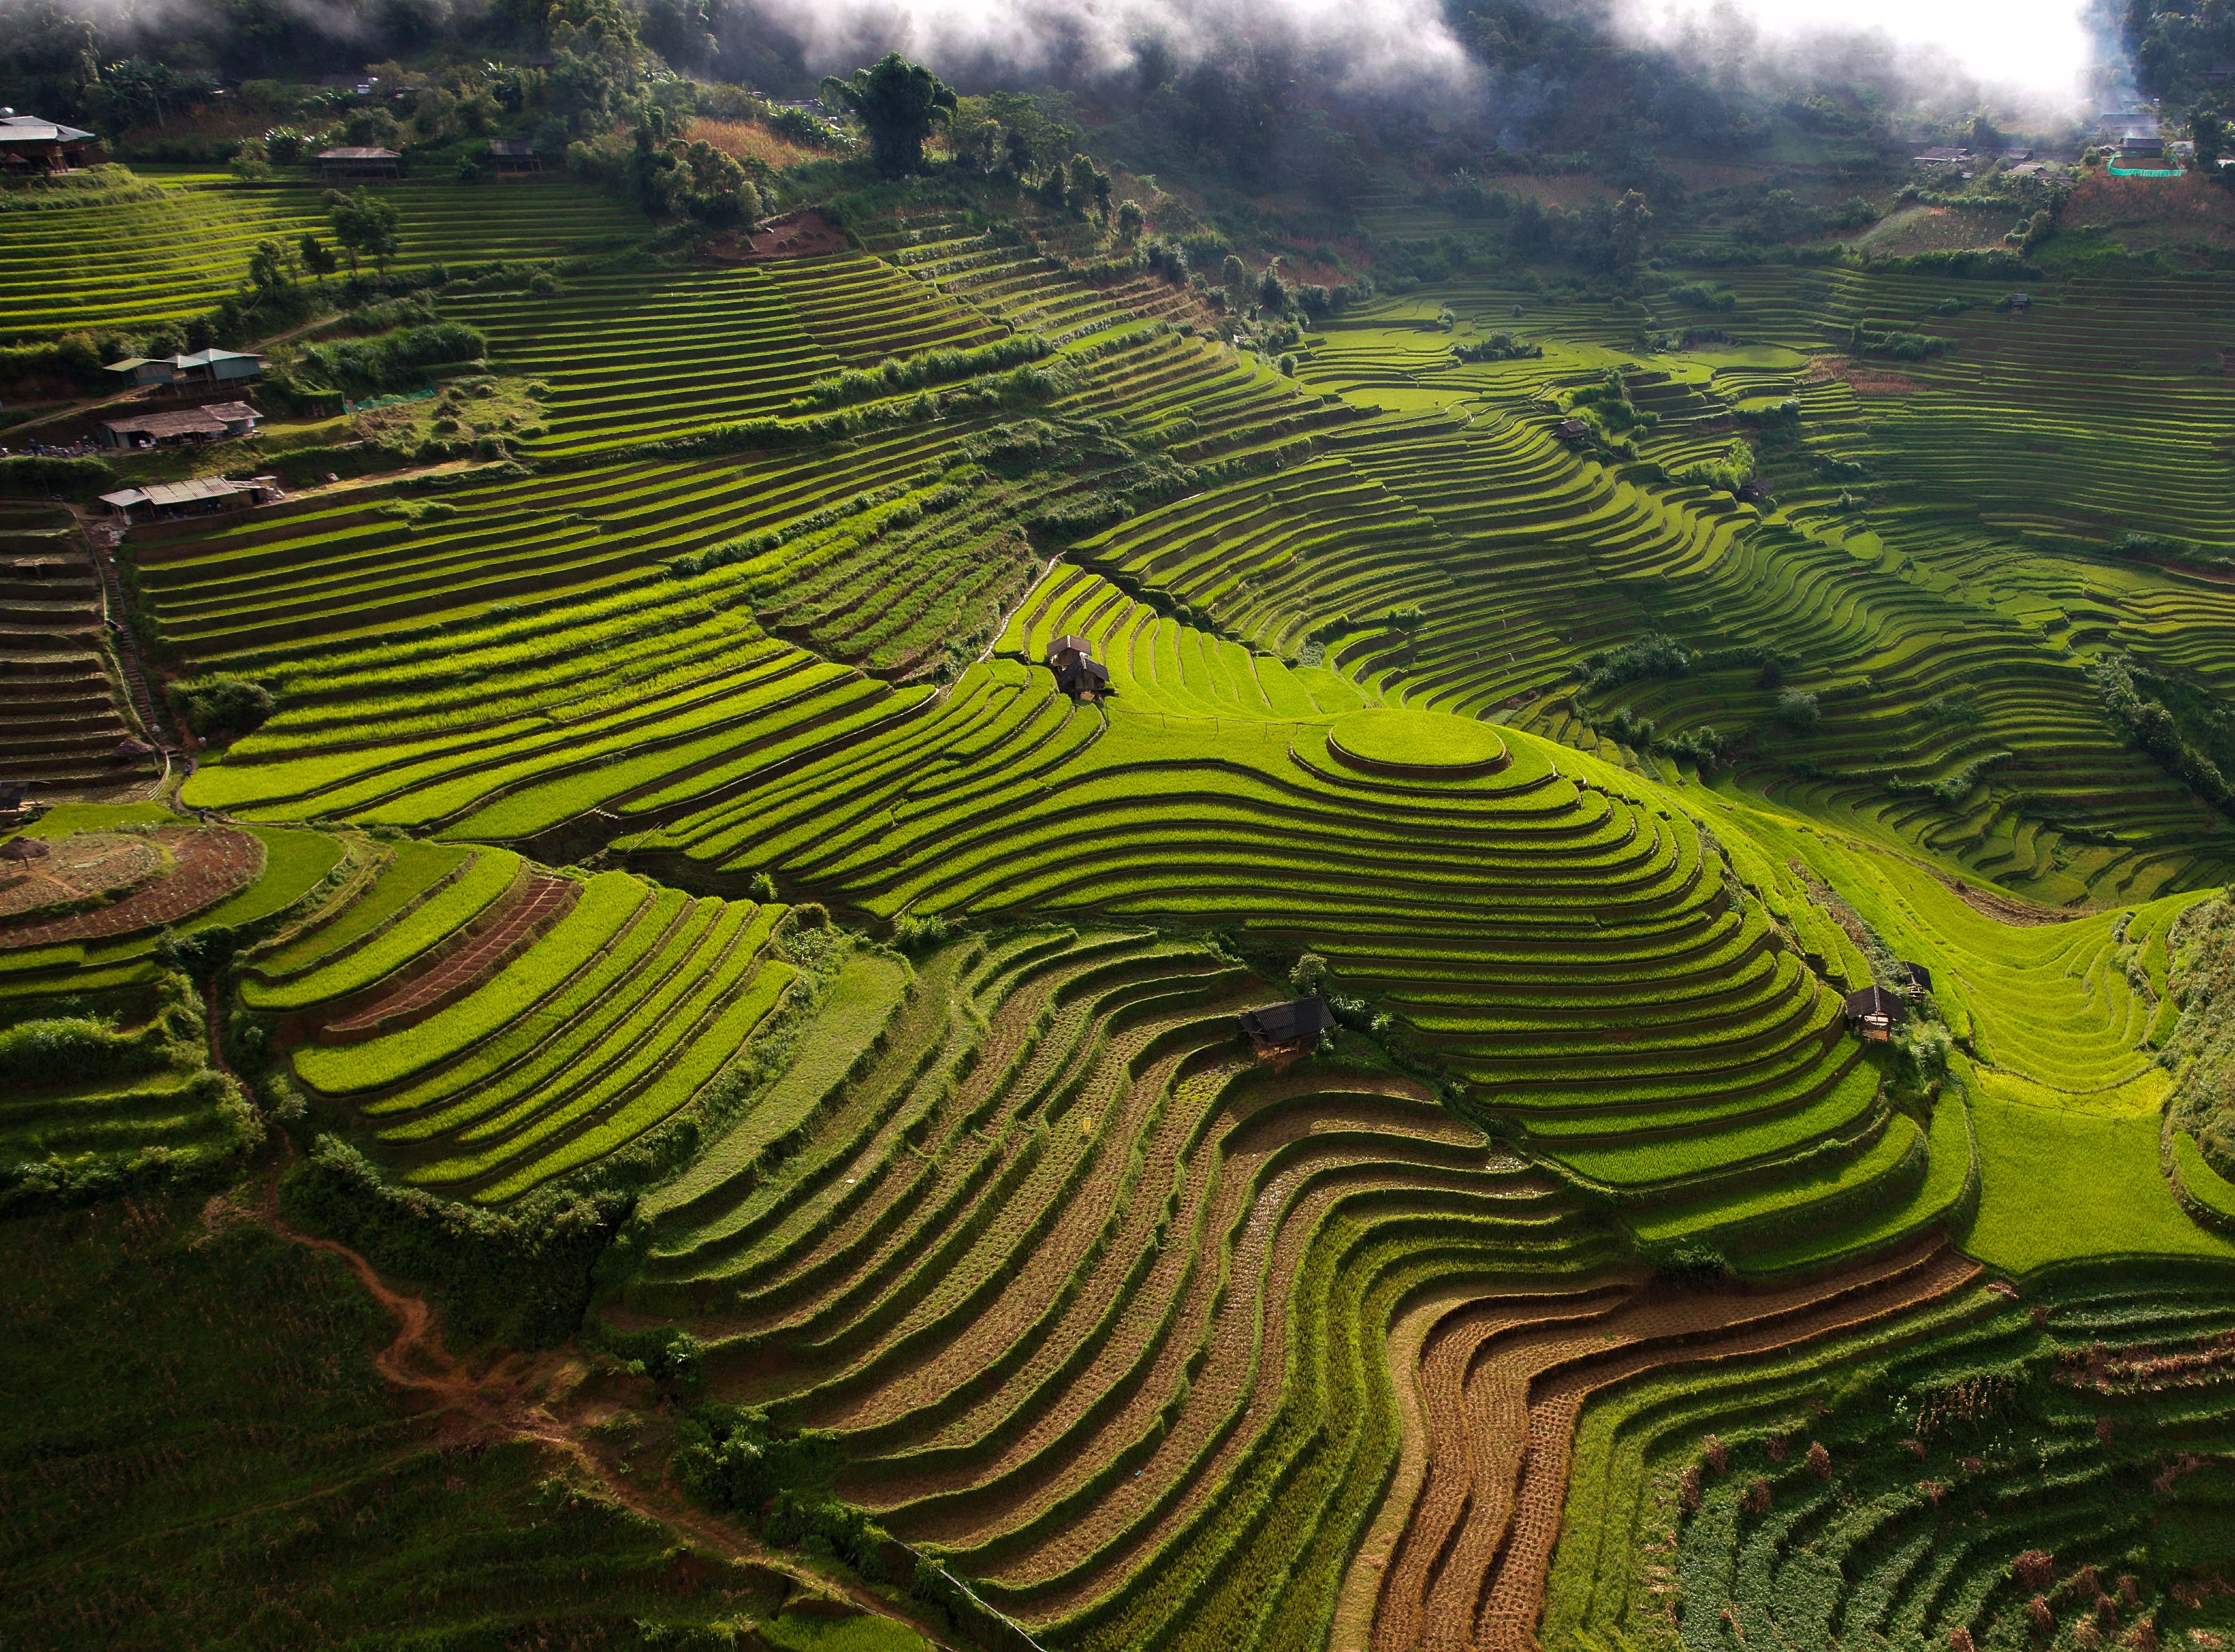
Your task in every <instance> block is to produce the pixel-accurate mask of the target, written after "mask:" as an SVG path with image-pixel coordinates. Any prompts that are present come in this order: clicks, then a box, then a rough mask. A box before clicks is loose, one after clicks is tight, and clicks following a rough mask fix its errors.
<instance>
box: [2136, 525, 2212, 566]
mask: <svg viewBox="0 0 2235 1652" xmlns="http://www.w3.org/2000/svg"><path fill="white" fill-rule="evenodd" d="M2111 548H2112V551H2113V553H2114V554H2116V555H2119V556H2132V557H2140V558H2142V559H2144V560H2146V561H2167V562H2181V563H2186V564H2187V565H2188V566H2189V567H2202V568H2224V567H2227V566H2228V565H2229V559H2228V558H2227V557H2225V556H2223V555H2222V554H2219V552H2217V551H2214V550H2211V549H2209V548H2207V547H2205V546H2202V545H2199V544H2197V543H2195V542H2194V541H2192V540H2185V539H2174V538H2173V537H2172V536H2171V535H2169V534H2142V533H2130V534H2125V535H2123V536H2122V537H2121V538H2120V540H2119V542H2118V543H2117V544H2115V545H2114V546H2113V547H2111Z"/></svg>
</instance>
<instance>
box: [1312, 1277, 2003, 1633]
mask: <svg viewBox="0 0 2235 1652" xmlns="http://www.w3.org/2000/svg"><path fill="white" fill-rule="evenodd" d="M1978 1271H1979V1269H1978V1265H1977V1264H1976V1263H1975V1262H1971V1261H1970V1260H1969V1259H1968V1258H1966V1257H1963V1256H1961V1255H1957V1254H1956V1253H1955V1252H1954V1251H1952V1250H1950V1249H1946V1248H1945V1247H1944V1245H1943V1244H1942V1243H1941V1242H1939V1241H1938V1240H1937V1239H1935V1240H1932V1241H1930V1242H1926V1243H1924V1244H1923V1245H1920V1246H1917V1247H1912V1248H1911V1249H1908V1250H1906V1251H1904V1252H1900V1253H1897V1254H1895V1255H1891V1256H1888V1257H1883V1258H1880V1259H1878V1260H1877V1261H1875V1262H1868V1263H1865V1264H1861V1265H1859V1266H1858V1267H1855V1268H1852V1269H1845V1270H1843V1271H1842V1272H1840V1273H1838V1274H1833V1275H1828V1276H1825V1277H1823V1278H1820V1279H1815V1280H1810V1281H1806V1282H1802V1283H1799V1284H1796V1285H1787V1286H1781V1287H1772V1288H1763V1289H1759V1290H1750V1291H1745V1292H1737V1291H1730V1292H1716V1293H1713V1294H1707V1295H1700V1294H1694V1293H1690V1292H1672V1291H1669V1290H1667V1289H1665V1288H1662V1289H1653V1290H1648V1289H1642V1288H1635V1289H1631V1290H1628V1291H1624V1290H1620V1289H1617V1290H1616V1291H1615V1292H1614V1293H1612V1294H1604V1293H1601V1294H1596V1295H1585V1294H1578V1295H1575V1296H1571V1297H1568V1298H1565V1299H1562V1298H1557V1297H1555V1298H1546V1297H1541V1296H1540V1297H1535V1298H1530V1297H1523V1298H1519V1299H1516V1298H1511V1297H1506V1298H1498V1297H1488V1296H1486V1297H1485V1298H1484V1299H1483V1300H1481V1301H1477V1302H1471V1303H1467V1304H1465V1305H1463V1306H1460V1307H1458V1308H1455V1309H1454V1310H1453V1311H1452V1312H1451V1313H1450V1314H1448V1315H1447V1316H1446V1317H1445V1320H1444V1321H1442V1322H1441V1323H1440V1324H1439V1325H1438V1326H1437V1327H1436V1328H1434V1329H1433V1330H1432V1331H1430V1332H1428V1333H1427V1334H1426V1337H1425V1339H1424V1340H1423V1341H1422V1343H1421V1345H1420V1346H1421V1350H1422V1351H1421V1353H1420V1355H1419V1377H1418V1380H1419V1401H1420V1405H1419V1410H1420V1411H1421V1412H1422V1413H1425V1418H1426V1428H1427V1431H1428V1442H1427V1452H1426V1457H1427V1465H1426V1475H1425V1477H1424V1483H1423V1484H1421V1485H1420V1486H1419V1490H1418V1491H1417V1492H1416V1493H1415V1500H1414V1502H1413V1504H1412V1509H1411V1511H1410V1515H1409V1518H1408V1519H1407V1521H1406V1526H1405V1530H1404V1533H1403V1536H1402V1537H1400V1538H1399V1540H1398V1542H1397V1544H1396V1547H1395V1549H1394V1550H1393V1552H1392V1553H1391V1555H1390V1556H1389V1558H1388V1561H1387V1566H1386V1571H1384V1572H1382V1573H1381V1574H1380V1585H1379V1590H1378V1594H1379V1603H1378V1609H1377V1611H1376V1613H1375V1617H1374V1624H1373V1640H1372V1644H1373V1647H1374V1648H1375V1649H1377V1652H1380V1649H1399V1648H1405V1649H1411V1648H1430V1649H1436V1652H1506V1649H1511V1652H1522V1649H1526V1648H1533V1647H1534V1646H1535V1644H1536V1630H1537V1616H1538V1614H1539V1612H1540V1611H1541V1609H1542V1605H1543V1596H1544V1578H1545V1576H1546V1574H1547V1572H1548V1570H1550V1564H1551V1558H1552V1550H1553V1547H1554V1545H1555V1544H1556V1543H1557V1540H1558V1537H1559V1530H1560V1516H1561V1511H1562V1510H1563V1506H1564V1504H1565V1501H1566V1496H1567V1480H1568V1461H1569V1452H1570V1447H1571V1446H1572V1444H1573V1440H1574V1434H1575V1426H1576V1419H1578V1418H1579V1417H1580V1416H1581V1414H1582V1412H1583V1405H1584V1403H1585V1402H1586V1401H1587V1400H1589V1397H1590V1396H1591V1395H1592V1394H1594V1393H1597V1392H1599V1391H1600V1390H1602V1389H1603V1388H1606V1387H1609V1386H1611V1385H1612V1384H1614V1383H1616V1382H1619V1381H1622V1380H1625V1379H1627V1378H1629V1377H1631V1376H1635V1375H1637V1374H1638V1373H1642V1372H1645V1371H1648V1370H1652V1369H1655V1368H1656V1367H1661V1366H1665V1365H1682V1364H1692V1363H1700V1362H1710V1363H1711V1362H1714V1361H1718V1360H1727V1359H1731V1358H1734V1357H1738V1356H1740V1355H1746V1354H1766V1353H1773V1352H1775V1351H1778V1350H1780V1349H1784V1348H1787V1347H1795V1346H1797V1345H1799V1344H1800V1343H1803V1342H1806V1341H1813V1340H1815V1339H1818V1338H1820V1337H1823V1336H1826V1335H1830V1334H1835V1333H1838V1332H1842V1331H1845V1330H1849V1329H1852V1328H1857V1327H1859V1326H1862V1325H1865V1324H1868V1323H1870V1322H1871V1321H1874V1320H1878V1319H1881V1318H1884V1317H1885V1316H1887V1315H1889V1314H1898V1313H1902V1312H1904V1311H1907V1310H1908V1309H1911V1308H1917V1307H1920V1306H1923V1305H1924V1304H1925V1303H1928V1302H1931V1301H1938V1300H1941V1299H1943V1298H1944V1297H1946V1296H1947V1295H1950V1293H1952V1292H1954V1291H1956V1290H1957V1289H1959V1288H1962V1287H1963V1286H1964V1285H1966V1284H1968V1283H1970V1282H1971V1281H1972V1280H1974V1279H1975V1278H1976V1277H1977V1275H1978ZM1372 1586H1373V1569H1371V1568H1369V1569H1367V1570H1365V1571H1364V1572H1363V1573H1360V1572H1357V1571H1354V1572H1353V1577H1352V1579H1351V1582H1350V1584H1349V1586H1348V1588H1347V1590H1346V1595H1350V1594H1352V1593H1353V1592H1354V1591H1357V1590H1360V1588H1361V1587H1367V1588H1370V1587H1372Z"/></svg>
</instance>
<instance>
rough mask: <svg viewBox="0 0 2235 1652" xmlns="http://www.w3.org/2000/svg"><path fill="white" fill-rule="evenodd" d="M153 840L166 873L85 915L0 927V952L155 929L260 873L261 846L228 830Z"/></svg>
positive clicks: (172, 830)
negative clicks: (163, 852) (165, 857)
mask: <svg viewBox="0 0 2235 1652" xmlns="http://www.w3.org/2000/svg"><path fill="white" fill-rule="evenodd" d="M154 842H156V843H157V844H160V845H161V847H162V848H163V849H167V851H169V853H170V855H171V869H170V871H169V872H168V873H167V874H166V875H162V876H161V877H157V878H154V879H152V880H151V881H150V882H147V883H146V884H144V885H143V886H141V888H136V889H134V890H133V891H132V893H131V894H129V895H126V896H125V897H124V898H123V899H122V900H121V901H112V902H111V903H110V904H108V906H104V907H96V908H94V909H93V910H92V911H89V912H73V913H70V914H68V915H67V916H64V917H60V918H49V919H47V920H45V921H36V922H30V923H13V924H0V952H4V951H9V950H12V949H14V948H16V947H52V946H57V945H60V944H62V943H63V942H66V941H102V940H106V939H108V937H110V936H112V935H128V934H135V933H137V932H138V931H140V930H142V929H154V928H161V926H162V925H164V924H167V923H175V922H177V921H178V920H180V918H183V917H186V916H187V915H188V914H192V913H196V912H200V910H201V909H202V908H205V907H208V906H213V905H215V904H216V903H217V902H218V901H221V900H223V899H224V898H225V897H226V895H231V894H233V891H234V890H236V889H239V888H244V887H245V886H246V885H247V884H249V883H251V882H254V881H255V879H256V878H258V877H259V876H260V875H262V874H263V871H264V845H263V844H262V843H261V842H259V841H258V840H257V839H256V838H254V837H252V836H250V835H249V834H248V833H246V832H244V831H237V830H235V829H233V828H232V827H229V826H208V827H200V828H196V827H191V826H187V827H165V828H164V829H161V830H160V831H158V832H156V833H155V834H154ZM49 858H51V857H49Z"/></svg>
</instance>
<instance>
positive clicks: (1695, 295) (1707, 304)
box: [1668, 281, 1739, 311]
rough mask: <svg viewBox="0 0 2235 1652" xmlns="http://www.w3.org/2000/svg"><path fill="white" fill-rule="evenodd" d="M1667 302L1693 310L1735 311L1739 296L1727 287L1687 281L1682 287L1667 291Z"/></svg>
mask: <svg viewBox="0 0 2235 1652" xmlns="http://www.w3.org/2000/svg"><path fill="white" fill-rule="evenodd" d="M1668 297H1669V300H1670V301H1671V302H1672V303H1675V304H1681V305H1689V306H1691V307H1692V308H1693V309H1695V310H1723V311H1730V310H1735V309H1737V308H1738V307H1739V295H1738V294H1737V293H1735V292H1732V291H1731V290H1730V288H1728V287H1718V286H1710V285H1708V284H1707V283H1706V282H1705V281H1688V282H1686V283H1685V284H1684V285H1682V286H1680V287H1671V288H1669V289H1668Z"/></svg>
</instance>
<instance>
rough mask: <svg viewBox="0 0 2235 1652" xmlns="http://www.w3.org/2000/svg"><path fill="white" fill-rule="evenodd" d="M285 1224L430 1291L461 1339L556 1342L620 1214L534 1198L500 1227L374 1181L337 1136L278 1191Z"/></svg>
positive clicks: (324, 1140) (498, 1220) (601, 1206)
mask: <svg viewBox="0 0 2235 1652" xmlns="http://www.w3.org/2000/svg"><path fill="white" fill-rule="evenodd" d="M279 1202H280V1206H281V1208H282V1210H285V1213H286V1215H287V1216H288V1218H289V1219H290V1220H291V1221H293V1222H296V1223H300V1224H301V1225H303V1226H305V1227H307V1228H310V1229H314V1230H316V1231H318V1232H320V1233H324V1234H329V1235H331V1236H333V1237H335V1238H337V1239H339V1240H340V1241H341V1242H343V1243H344V1244H346V1245H350V1246H351V1247H353V1248H354V1249H358V1250H361V1251H363V1252H364V1254H365V1255H366V1257H367V1258H368V1259H369V1260H370V1262H372V1264H373V1266H374V1267H376V1268H377V1269H380V1270H381V1271H382V1272H383V1273H384V1274H392V1275H400V1276H402V1277H403V1278H405V1279H410V1280H416V1281H423V1282H427V1283H429V1284H431V1285H433V1286H435V1287H436V1288H437V1289H438V1291H439V1293H440V1296H441V1303H442V1312H443V1314H444V1316H445V1318H447V1319H448V1320H449V1322H450V1324H451V1325H453V1326H454V1327H456V1329H457V1330H458V1331H459V1332H460V1333H461V1334H463V1335H465V1336H468V1337H475V1338H479V1337H488V1336H499V1337H503V1338H505V1339H506V1340H508V1341H516V1342H519V1343H521V1344H523V1345H525V1346H528V1347H548V1346H550V1345H551V1344H553V1343H555V1342H561V1341H565V1340H566V1339H567V1337H569V1336H571V1335H573V1332H574V1328H575V1327H576V1326H577V1325H579V1324H580V1322H581V1318H582V1310H583V1308H585V1307H586V1306H587V1304H588V1302H589V1300H590V1270H591V1269H592V1268H593V1266H594V1265H595V1264H596V1262H597V1260H598V1258H599V1256H600V1255H602V1254H603V1252H604V1251H605V1249H606V1244H607V1242H609V1241H610V1240H611V1238H612V1237H613V1233H614V1232H615V1231H616V1230H617V1229H619V1226H620V1223H621V1219H622V1217H623V1216H625V1215H626V1210H627V1207H626V1203H625V1202H624V1201H622V1200H620V1199H618V1198H614V1197H611V1196H597V1197H577V1198H564V1197H560V1196H556V1195H546V1196H541V1197H531V1198H529V1199H528V1200H524V1201H522V1202H521V1203H520V1204H519V1205H517V1206H515V1207H514V1209H513V1210H511V1211H510V1212H508V1214H506V1215H503V1216H499V1215H496V1214H495V1212H493V1211H488V1210H475V1209H472V1208H469V1207H468V1206H466V1205H462V1204H456V1203H452V1202H450V1201H449V1200H448V1199H442V1198H437V1197H436V1196H435V1195H433V1194H431V1193H427V1192H424V1191H422V1190H419V1189H416V1188H398V1187H396V1186H393V1185H391V1184H390V1183H387V1182H385V1181H383V1179H382V1178H381V1176H380V1173H379V1172H378V1171H377V1170H375V1169H374V1168H373V1167H372V1165H371V1164H370V1162H369V1161H368V1160H367V1159H366V1158H365V1157H364V1155H363V1154H361V1153H359V1152H358V1151H357V1150H356V1149H355V1148H353V1147H351V1145H350V1144H348V1143H346V1142H344V1141H343V1140H342V1139H341V1138H340V1137H336V1136H321V1137H319V1138H318V1144H317V1145H316V1146H315V1147H314V1148H313V1149H312V1150H311V1152H310V1154H309V1155H308V1156H307V1157H305V1159H304V1161H303V1163H302V1164H300V1165H299V1166H298V1168H297V1169H296V1170H294V1171H292V1173H291V1174H290V1175H289V1176H288V1177H287V1179H286V1180H285V1182H284V1183H281V1184H280V1189H279Z"/></svg>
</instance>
